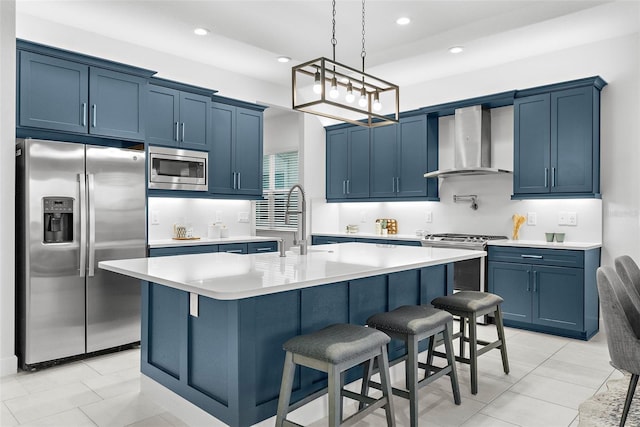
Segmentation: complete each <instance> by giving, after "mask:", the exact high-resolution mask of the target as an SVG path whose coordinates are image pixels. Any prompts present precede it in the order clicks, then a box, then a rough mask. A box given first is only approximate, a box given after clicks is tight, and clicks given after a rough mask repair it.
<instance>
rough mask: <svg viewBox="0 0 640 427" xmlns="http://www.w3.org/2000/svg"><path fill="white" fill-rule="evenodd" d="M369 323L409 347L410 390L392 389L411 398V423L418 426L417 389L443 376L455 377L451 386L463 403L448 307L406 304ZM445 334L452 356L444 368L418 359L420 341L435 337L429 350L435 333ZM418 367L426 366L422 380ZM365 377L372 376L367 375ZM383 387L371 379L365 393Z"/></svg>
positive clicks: (408, 376)
mask: <svg viewBox="0 0 640 427" xmlns="http://www.w3.org/2000/svg"><path fill="white" fill-rule="evenodd" d="M367 325H368V326H369V327H371V328H376V329H378V330H380V331H382V332H384V333H386V334H387V335H389V336H390V337H391V338H396V339H400V340H403V341H404V342H405V345H406V348H407V359H406V360H407V361H406V387H407V390H408V391H407V390H401V389H398V388H395V387H394V388H392V390H393V394H395V395H397V396H400V397H403V398H405V399H409V418H410V422H411V426H412V427H414V426H417V425H418V397H417V392H418V390H419V389H421V388H422V387H424V386H426V385H427V384H430V383H432V382H433V381H435V380H437V379H438V378H440V377H442V376H443V375H449V377H450V378H451V388H452V390H453V397H454V401H455V403H456V405H459V404H460V389H459V387H458V377H457V374H456V365H455V359H454V353H453V342H452V334H453V330H452V329H453V316H452V315H451V314H449V313H448V312H446V311H444V310H437V309H435V308H433V307H431V306H425V305H417V306H411V305H406V306H402V307H399V308H396V309H395V310H392V311H389V312H386V313H377V314H374V315H373V316H371V317H369V319H367ZM441 332H442V333H443V335H444V342H445V347H446V351H447V355H448V358H447V360H448V364H447V366H445V367H444V368H440V367H435V366H431V365H430V363H429V362H430V360H431V358H430V357H427V360H428V363H427V364H424V363H420V362H418V351H419V349H418V343H419V342H420V341H422V340H425V339H427V338H430V337H431V338H432V339H431V341H430V346H429V349H430V351H433V346H432V344H433V342H434V339H435V335H436V334H438V333H441ZM418 368H422V369H425V378H423V379H422V380H420V381H418ZM364 378H369V379H370V375H369V374H365V376H364ZM369 386H371V387H375V388H380V384H378V383H376V382H373V381H371V380H369V381H368V382H364V381H363V390H362V391H363V393H366V392H367V391H368V387H369Z"/></svg>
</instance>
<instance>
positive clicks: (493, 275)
mask: <svg viewBox="0 0 640 427" xmlns="http://www.w3.org/2000/svg"><path fill="white" fill-rule="evenodd" d="M488 288H489V292H491V293H494V294H496V295H500V296H501V297H502V298H503V299H504V302H503V303H502V313H503V315H504V318H505V320H516V321H518V322H527V323H530V322H531V269H530V267H529V266H528V265H523V264H511V263H505V262H490V263H489V284H488Z"/></svg>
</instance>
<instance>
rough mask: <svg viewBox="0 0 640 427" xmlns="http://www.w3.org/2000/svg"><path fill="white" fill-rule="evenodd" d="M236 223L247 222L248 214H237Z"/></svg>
mask: <svg viewBox="0 0 640 427" xmlns="http://www.w3.org/2000/svg"><path fill="white" fill-rule="evenodd" d="M238 222H249V212H238Z"/></svg>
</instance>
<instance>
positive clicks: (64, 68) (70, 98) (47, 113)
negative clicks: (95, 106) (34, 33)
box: [18, 52, 89, 133]
mask: <svg viewBox="0 0 640 427" xmlns="http://www.w3.org/2000/svg"><path fill="white" fill-rule="evenodd" d="M18 77H19V86H18V100H19V107H18V126H29V127H35V128H45V129H52V130H58V131H63V132H79V133H86V132H87V131H88V126H87V125H88V122H87V113H88V108H89V67H87V66H86V65H84V64H78V63H76V62H71V61H65V60H63V59H57V58H51V57H48V56H44V55H38V54H35V53H31V52H21V53H20V74H19V76H18Z"/></svg>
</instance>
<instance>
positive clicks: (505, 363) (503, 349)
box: [495, 305, 509, 374]
mask: <svg viewBox="0 0 640 427" xmlns="http://www.w3.org/2000/svg"><path fill="white" fill-rule="evenodd" d="M495 321H496V328H497V329H498V339H499V340H500V354H501V355H502V369H504V373H505V374H508V373H509V358H508V357H507V340H505V338H504V325H503V324H502V309H501V308H500V305H498V306H497V307H496V311H495Z"/></svg>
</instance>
